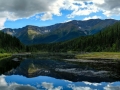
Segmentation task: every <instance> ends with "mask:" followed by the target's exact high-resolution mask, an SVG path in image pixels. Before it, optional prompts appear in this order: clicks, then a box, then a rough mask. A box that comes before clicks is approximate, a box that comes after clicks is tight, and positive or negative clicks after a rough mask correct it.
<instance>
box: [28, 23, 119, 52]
mask: <svg viewBox="0 0 120 90" xmlns="http://www.w3.org/2000/svg"><path fill="white" fill-rule="evenodd" d="M27 50H28V51H38V50H40V51H50V52H67V51H79V52H83V51H85V52H92V51H94V52H99V51H111V52H112V51H115V52H116V51H120V22H117V23H115V24H114V25H112V26H109V27H106V28H104V29H103V30H102V31H101V32H99V33H97V34H95V35H90V36H83V37H79V38H76V39H73V40H69V41H66V42H61V43H51V44H39V45H32V46H29V47H27Z"/></svg>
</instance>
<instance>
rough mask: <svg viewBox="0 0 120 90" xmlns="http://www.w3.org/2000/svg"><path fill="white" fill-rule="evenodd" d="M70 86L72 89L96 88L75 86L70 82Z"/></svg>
mask: <svg viewBox="0 0 120 90" xmlns="http://www.w3.org/2000/svg"><path fill="white" fill-rule="evenodd" d="M68 87H69V88H71V89H72V90H94V89H91V88H90V87H81V86H75V85H73V84H69V85H68Z"/></svg>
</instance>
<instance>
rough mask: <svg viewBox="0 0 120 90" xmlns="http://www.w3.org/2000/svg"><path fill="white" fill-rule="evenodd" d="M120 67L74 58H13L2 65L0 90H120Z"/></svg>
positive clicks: (57, 55)
mask: <svg viewBox="0 0 120 90" xmlns="http://www.w3.org/2000/svg"><path fill="white" fill-rule="evenodd" d="M74 60H75V61H74ZM119 65H120V62H119V61H115V62H113V61H112V60H110V61H109V63H108V60H101V61H98V60H93V61H92V60H91V61H87V60H86V61H83V60H81V61H80V60H79V61H77V60H76V59H74V55H72V54H71V55H68V54H53V53H52V54H47V55H46V54H42V55H41V54H37V55H32V56H14V57H12V58H9V59H6V60H1V61H0V74H1V76H0V90H120V71H119V70H120V66H119Z"/></svg>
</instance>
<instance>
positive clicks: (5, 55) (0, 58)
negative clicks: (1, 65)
mask: <svg viewBox="0 0 120 90" xmlns="http://www.w3.org/2000/svg"><path fill="white" fill-rule="evenodd" d="M11 56H12V54H11V53H0V60H2V59H4V58H8V57H11Z"/></svg>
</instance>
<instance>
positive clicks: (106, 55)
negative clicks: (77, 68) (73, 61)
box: [75, 52, 120, 59]
mask: <svg viewBox="0 0 120 90" xmlns="http://www.w3.org/2000/svg"><path fill="white" fill-rule="evenodd" d="M75 57H76V58H77V59H120V52H91V53H84V54H78V55H76V56H75Z"/></svg>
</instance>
